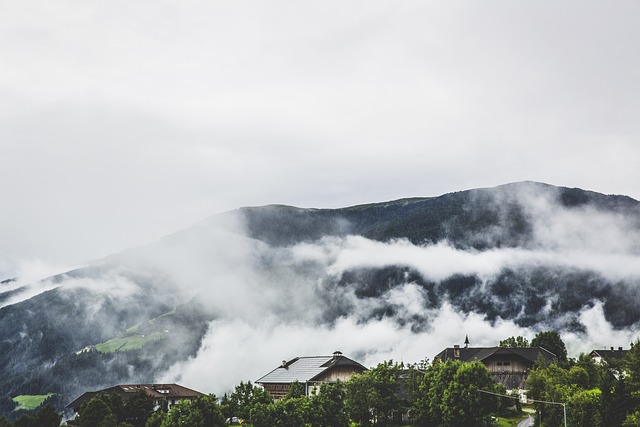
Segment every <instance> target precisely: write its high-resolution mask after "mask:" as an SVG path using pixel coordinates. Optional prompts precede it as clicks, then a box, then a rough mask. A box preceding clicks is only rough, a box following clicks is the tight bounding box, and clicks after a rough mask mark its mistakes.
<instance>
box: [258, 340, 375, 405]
mask: <svg viewBox="0 0 640 427" xmlns="http://www.w3.org/2000/svg"><path fill="white" fill-rule="evenodd" d="M366 370H367V368H365V367H364V366H362V365H361V364H359V363H358V362H356V361H354V360H351V359H349V358H348V357H345V356H343V355H342V353H340V352H339V351H336V352H335V353H333V355H332V356H304V357H296V358H295V359H292V360H289V361H286V360H283V361H282V364H281V365H280V366H278V367H277V368H275V369H274V370H273V371H271V372H269V373H268V374H266V375H265V376H263V377H262V378H260V379H259V380H256V384H259V385H261V386H262V387H263V388H264V389H265V390H266V391H268V392H269V394H270V395H271V397H273V399H274V400H277V399H281V398H283V397H285V396H286V394H287V392H288V391H289V387H290V386H291V384H293V383H294V382H299V383H300V384H302V385H303V386H304V387H305V392H306V394H307V395H311V394H313V392H314V391H315V390H317V389H318V388H319V387H320V385H321V384H323V383H334V382H337V381H338V380H340V381H346V380H348V379H349V378H350V377H351V375H353V374H361V373H362V372H364V371H366Z"/></svg>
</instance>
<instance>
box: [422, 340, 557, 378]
mask: <svg viewBox="0 0 640 427" xmlns="http://www.w3.org/2000/svg"><path fill="white" fill-rule="evenodd" d="M540 358H541V359H542V360H544V361H547V362H551V361H553V360H555V359H556V355H555V354H553V353H551V352H550V351H548V350H546V349H544V348H542V347H528V348H503V347H469V342H468V339H467V340H466V341H465V346H464V347H460V346H459V345H455V346H453V348H446V349H444V350H443V351H441V352H440V353H438V354H437V355H436V356H435V358H434V359H439V360H440V361H442V362H446V361H447V360H460V361H461V362H474V361H476V360H477V361H479V362H482V363H483V364H484V365H485V366H486V367H487V369H489V372H490V373H491V375H492V376H493V379H494V380H495V381H496V382H497V383H500V384H504V385H505V387H507V389H509V390H511V389H524V388H525V382H526V380H527V377H528V375H529V371H530V370H531V367H532V366H533V365H534V363H536V361H538V360H539V359H540Z"/></svg>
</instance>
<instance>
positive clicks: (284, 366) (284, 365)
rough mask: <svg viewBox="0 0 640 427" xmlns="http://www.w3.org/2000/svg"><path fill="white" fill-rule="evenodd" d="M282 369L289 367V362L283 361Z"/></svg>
mask: <svg viewBox="0 0 640 427" xmlns="http://www.w3.org/2000/svg"><path fill="white" fill-rule="evenodd" d="M280 367H281V368H286V367H287V361H286V360H283V361H282V365H280Z"/></svg>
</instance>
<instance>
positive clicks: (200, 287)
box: [0, 182, 640, 413]
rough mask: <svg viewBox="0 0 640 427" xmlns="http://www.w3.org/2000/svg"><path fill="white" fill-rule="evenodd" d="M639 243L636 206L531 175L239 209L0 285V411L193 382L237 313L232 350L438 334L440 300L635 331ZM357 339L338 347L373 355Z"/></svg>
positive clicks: (530, 318) (473, 309) (574, 326)
mask: <svg viewBox="0 0 640 427" xmlns="http://www.w3.org/2000/svg"><path fill="white" fill-rule="evenodd" d="M639 256H640V203H639V202H638V201H636V200H633V199H631V198H629V197H626V196H611V195H603V194H598V193H594V192H589V191H585V190H581V189H572V188H564V187H555V186H551V185H546V184H540V183H534V182H523V183H514V184H508V185H504V186H500V187H496V188H489V189H476V190H469V191H460V192H456V193H451V194H445V195H443V196H440V197H428V198H411V199H402V200H397V201H391V202H385V203H374V204H370V205H361V206H354V207H347V208H342V209H308V208H295V207H289V206H276V205H273V206H264V207H246V208H241V209H238V210H235V211H232V212H227V213H225V214H221V215H216V216H213V217H211V218H208V219H207V220H205V221H202V222H201V223H198V224H196V225H194V226H193V227H191V228H190V229H187V230H184V231H180V232H178V233H175V234H173V235H171V236H167V237H166V238H164V239H162V240H160V241H159V242H156V243H153V244H150V245H147V246H142V247H139V248H134V249H129V250H126V251H123V252H122V253H120V254H116V255H113V256H110V257H108V258H105V259H103V260H100V261H96V262H93V263H91V264H90V265H88V266H87V267H85V268H81V269H78V270H75V271H71V272H68V273H66V274H62V275H58V276H55V277H52V278H49V279H46V280H44V281H42V282H39V283H35V284H33V283H32V284H26V283H20V281H19V280H17V281H8V280H7V281H3V282H1V283H0V306H2V308H0V340H1V341H0V410H1V412H3V413H7V412H8V411H11V410H12V409H13V406H14V404H13V402H12V401H11V400H10V399H11V398H12V397H15V396H17V395H22V394H46V393H58V394H60V395H62V398H61V399H60V402H64V401H65V400H67V401H68V400H71V399H73V398H74V397H76V395H77V394H79V393H80V392H82V391H84V390H87V389H96V388H100V387H103V386H109V385H112V384H114V383H127V382H145V383H150V382H154V381H158V379H160V378H165V379H167V378H169V379H175V380H185V381H186V380H188V379H189V378H195V377H196V375H195V374H190V373H189V372H190V370H189V368H190V367H192V366H195V365H194V364H195V363H197V362H198V361H199V360H200V359H201V358H203V357H205V356H206V355H207V354H208V353H207V352H211V351H215V349H216V348H224V347H225V346H229V345H230V341H228V340H231V339H232V338H229V337H233V333H230V334H227V335H225V334H224V333H223V332H224V331H226V329H225V328H231V327H232V326H233V327H234V328H236V329H233V330H234V331H237V327H238V325H237V323H234V322H238V319H240V320H241V326H243V327H246V330H247V332H246V335H247V338H246V342H245V346H251V345H252V343H254V342H255V340H254V341H252V340H251V339H250V338H248V337H250V336H253V335H251V333H256V334H258V333H260V334H261V336H265V335H268V334H271V335H270V336H271V337H272V342H273V346H276V345H278V343H279V342H280V341H278V339H277V337H275V336H273V334H274V332H273V331H274V330H275V331H278V330H280V329H278V327H282V328H284V330H286V331H290V330H293V329H295V328H304V327H313V328H315V329H318V328H321V329H322V330H327V331H329V332H331V335H330V336H333V335H335V336H337V335H339V333H338V328H339V326H340V325H341V324H343V323H344V322H346V321H348V322H350V323H349V324H350V325H351V324H352V325H353V326H352V327H353V328H355V329H356V330H359V329H358V328H361V329H362V330H367V329H366V328H367V327H371V325H376V324H379V322H386V323H385V324H388V323H391V324H393V325H395V326H393V327H394V328H397V330H398V331H408V332H407V333H409V334H413V336H416V337H418V336H419V337H421V339H424V340H428V339H429V338H430V337H431V338H432V339H435V338H434V337H435V334H436V332H440V331H435V330H434V326H433V325H434V324H435V322H436V321H437V319H438V316H439V315H440V313H442V312H443V311H446V310H451V311H454V312H456V313H459V314H460V315H461V316H464V315H465V314H473V315H477V316H479V318H480V319H482V321H483V322H487V323H488V324H490V325H493V324H498V323H500V322H502V323H504V322H509V324H512V325H514V327H521V328H528V329H530V330H531V331H536V330H542V329H549V328H553V329H556V330H560V331H570V332H572V333H576V334H585V337H586V338H585V340H588V339H589V338H588V334H589V331H588V328H587V325H586V320H585V319H586V318H585V313H587V312H590V311H589V310H594V309H598V310H602V313H603V316H604V319H605V320H606V321H607V322H608V324H610V326H611V328H613V329H614V330H624V331H629V333H635V331H637V325H638V322H639V321H640V306H639V305H638V304H637V301H639V300H640V294H639V291H638V290H639V289H640V263H638V262H637V261H638V257H639ZM39 289H40V290H44V292H40V293H38V292H39V291H38V290H39ZM32 294H35V295H34V296H31V295H32ZM341 322H342V323H341ZM376 322H378V323H376ZM502 323H500V324H502ZM230 325H232V326H230ZM263 325H269V328H270V329H269V332H265V330H263V329H261V328H263V327H265V326H263ZM277 326H278V327H277ZM454 326H455V325H452V330H453V327H454ZM229 330H231V329H229ZM234 333H235V334H236V335H237V334H238V332H234ZM456 333H459V331H456ZM398 337H402V335H401V334H400V333H399V334H398ZM114 338H117V339H118V340H114ZM498 338H504V337H498ZM398 339H400V338H398ZM270 343H271V341H269V342H268V343H267V344H264V345H263V347H262V348H261V350H262V351H266V352H267V353H268V352H269V351H270V350H269V349H268V348H265V346H267V347H268V346H269V345H271V344H270ZM496 343H497V341H496ZM594 343H595V341H594ZM100 344H101V345H100ZM96 345H98V346H96ZM255 345H257V344H255ZM302 345H303V344H299V345H298V347H296V349H297V350H300V351H303V350H307V351H315V349H316V348H317V347H311V344H309V346H308V347H304V346H302ZM367 345H368V344H367V342H366V341H362V342H358V343H357V347H354V348H353V349H351V351H352V352H354V353H356V355H360V356H361V357H364V358H369V359H367V360H374V359H375V355H376V354H377V353H376V352H377V351H379V349H378V348H376V347H375V345H374V344H373V343H372V344H371V346H370V347H367ZM93 346H95V348H94V347H93ZM301 346H302V347H301ZM354 346H356V344H354ZM83 349H84V351H82V350H83ZM105 349H107V350H105ZM125 350H126V351H125ZM254 350H255V349H253V350H252V349H250V348H248V349H247V351H254ZM333 350H335V349H334V348H329V349H327V350H326V352H327V353H330V352H332V351H333ZM438 350H440V349H438ZM273 351H275V350H273ZM292 351H293V350H292ZM429 351H430V350H429V349H427V348H425V350H424V353H425V355H427V356H432V355H430V354H429V353H428V352H429ZM215 354H217V353H215ZM434 354H435V352H434ZM220 357H221V358H223V357H224V356H220ZM256 357H257V356H256ZM221 360H225V363H230V362H229V361H230V360H233V359H229V360H227V359H224V358H223V359H221ZM252 360H253V359H252ZM271 362H272V361H271V360H267V361H266V362H264V366H268V365H270V363H271ZM185 363H187V364H186V365H185ZM188 363H191V365H188ZM255 364H257V365H258V367H257V368H256V369H261V368H262V365H260V364H259V363H258V362H256V363H255ZM211 369H212V370H213V371H212V372H214V373H215V374H216V375H217V376H216V375H213V374H212V378H216V380H214V381H219V383H216V384H210V388H209V389H205V390H203V391H205V392H209V391H219V390H221V389H224V386H225V385H226V383H224V381H225V379H223V378H226V377H223V376H221V375H220V371H217V370H216V369H219V368H218V367H212V368H211ZM242 369H243V366H236V367H227V369H226V371H225V372H226V374H227V375H238V372H242ZM244 369H245V371H246V369H247V368H244ZM178 371H179V373H176V372H178ZM189 375H192V376H191V377H189ZM246 375H247V376H248V378H249V379H252V377H251V375H254V373H253V372H248V373H246ZM199 378H202V379H203V381H204V380H205V379H206V380H207V381H209V380H208V378H209V377H208V376H207V375H199ZM241 379H247V377H246V376H245V377H239V378H235V380H237V381H235V382H233V381H232V378H226V381H227V383H231V384H235V383H237V382H238V381H239V380H241ZM203 384H204V383H203ZM207 384H209V383H207ZM187 385H189V386H192V387H195V385H193V384H187Z"/></svg>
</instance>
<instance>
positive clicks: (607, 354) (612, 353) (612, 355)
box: [590, 349, 629, 360]
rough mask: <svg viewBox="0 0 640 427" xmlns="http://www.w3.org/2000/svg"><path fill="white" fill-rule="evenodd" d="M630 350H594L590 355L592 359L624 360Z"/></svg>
mask: <svg viewBox="0 0 640 427" xmlns="http://www.w3.org/2000/svg"><path fill="white" fill-rule="evenodd" d="M628 352H629V350H622V349H618V350H593V351H592V352H591V353H590V355H591V357H598V356H599V357H602V358H603V359H604V360H610V359H622V358H623V357H625V356H626V355H627V353H628Z"/></svg>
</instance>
